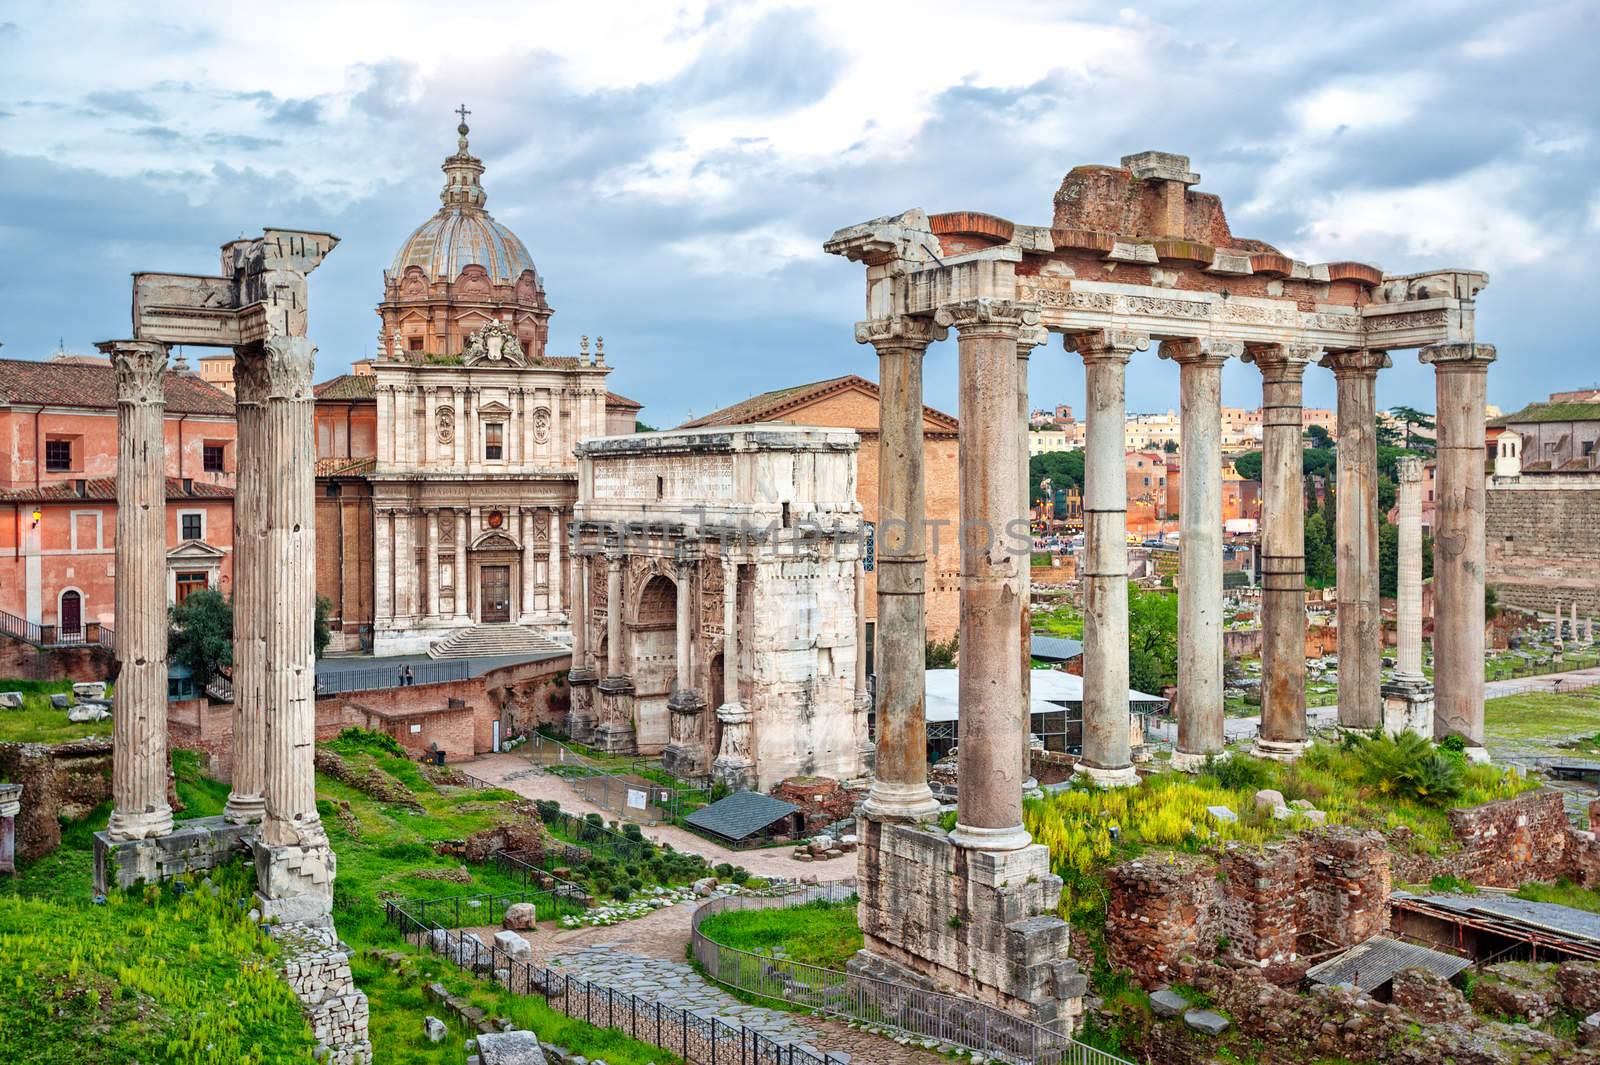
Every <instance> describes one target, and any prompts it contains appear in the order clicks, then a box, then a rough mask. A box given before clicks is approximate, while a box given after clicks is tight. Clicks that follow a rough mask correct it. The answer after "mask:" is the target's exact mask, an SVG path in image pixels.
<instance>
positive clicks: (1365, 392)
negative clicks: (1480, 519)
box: [1322, 350, 1482, 732]
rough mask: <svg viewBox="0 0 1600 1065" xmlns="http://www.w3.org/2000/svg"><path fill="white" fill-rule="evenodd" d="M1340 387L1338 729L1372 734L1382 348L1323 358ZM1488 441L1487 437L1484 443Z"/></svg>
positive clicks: (1378, 627) (1378, 650)
mask: <svg viewBox="0 0 1600 1065" xmlns="http://www.w3.org/2000/svg"><path fill="white" fill-rule="evenodd" d="M1322 365H1324V366H1326V367H1328V368H1329V369H1330V370H1332V371H1333V376H1334V380H1335V381H1336V382H1337V385H1338V397H1339V400H1338V404H1339V409H1338V427H1339V474H1338V491H1337V493H1336V495H1337V499H1338V506H1337V514H1336V530H1337V535H1336V541H1337V548H1336V552H1335V561H1336V564H1337V573H1338V583H1339V726H1340V727H1341V728H1348V729H1359V730H1361V731H1363V732H1370V731H1371V730H1372V729H1375V728H1377V727H1378V726H1379V725H1381V724H1382V722H1383V712H1382V708H1381V704H1380V702H1379V694H1380V693H1379V690H1378V689H1379V685H1380V680H1381V677H1380V668H1381V666H1382V664H1383V618H1382V616H1381V615H1380V614H1379V610H1378V436H1377V433H1378V420H1377V419H1378V400H1377V379H1378V371H1379V370H1380V369H1383V368H1384V367H1386V366H1389V365H1390V362H1389V356H1388V355H1387V354H1386V353H1385V352H1382V351H1369V350H1358V351H1337V352H1330V353H1329V354H1327V355H1326V356H1324V357H1323V359H1322ZM1479 444H1480V445H1481V444H1482V441H1481V440H1480V441H1479Z"/></svg>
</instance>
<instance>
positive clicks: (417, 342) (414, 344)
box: [406, 337, 422, 351]
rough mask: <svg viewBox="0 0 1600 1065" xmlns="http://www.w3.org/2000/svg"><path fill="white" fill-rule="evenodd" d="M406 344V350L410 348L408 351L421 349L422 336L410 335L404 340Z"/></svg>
mask: <svg viewBox="0 0 1600 1065" xmlns="http://www.w3.org/2000/svg"><path fill="white" fill-rule="evenodd" d="M406 344H407V348H408V350H410V351H421V350H422V338H421V337H411V338H410V339H409V340H408V341H407V342H406Z"/></svg>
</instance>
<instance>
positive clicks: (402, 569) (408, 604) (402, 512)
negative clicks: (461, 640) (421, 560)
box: [394, 507, 419, 625]
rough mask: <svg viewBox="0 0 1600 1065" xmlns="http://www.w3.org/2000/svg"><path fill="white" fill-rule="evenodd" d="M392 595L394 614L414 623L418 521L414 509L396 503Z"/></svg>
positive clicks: (416, 606)
mask: <svg viewBox="0 0 1600 1065" xmlns="http://www.w3.org/2000/svg"><path fill="white" fill-rule="evenodd" d="M394 552H395V556H394V597H395V611H394V612H395V615H396V616H397V617H398V618H402V619H404V622H405V624H407V625H413V624H415V623H416V620H417V614H418V613H419V611H418V609H417V608H418V596H417V523H416V511H414V510H412V509H411V508H410V507H397V508H395V512H394Z"/></svg>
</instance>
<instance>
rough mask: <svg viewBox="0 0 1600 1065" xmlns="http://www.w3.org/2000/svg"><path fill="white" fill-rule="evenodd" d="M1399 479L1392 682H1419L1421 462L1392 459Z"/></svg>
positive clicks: (1420, 676)
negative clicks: (1393, 677) (1394, 680)
mask: <svg viewBox="0 0 1600 1065" xmlns="http://www.w3.org/2000/svg"><path fill="white" fill-rule="evenodd" d="M1395 472H1396V473H1397V474H1398V475H1399V480H1398V482H1397V483H1396V485H1395V507H1396V509H1397V511H1398V514H1397V517H1399V519H1400V527H1399V530H1398V532H1399V536H1398V541H1399V543H1398V546H1397V549H1396V550H1397V553H1398V555H1399V557H1398V559H1397V560H1396V561H1397V563H1398V564H1397V566H1396V572H1395V604H1394V614H1395V648H1394V659H1395V661H1394V664H1395V671H1394V676H1395V679H1396V680H1408V681H1420V680H1422V679H1424V677H1423V673H1422V460H1421V459H1420V458H1417V457H1416V456H1415V455H1402V456H1401V457H1400V458H1398V459H1396V460H1395Z"/></svg>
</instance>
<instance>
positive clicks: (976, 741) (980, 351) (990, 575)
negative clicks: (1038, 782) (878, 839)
mask: <svg viewBox="0 0 1600 1065" xmlns="http://www.w3.org/2000/svg"><path fill="white" fill-rule="evenodd" d="M935 320H936V321H937V322H938V324H940V325H944V326H951V325H954V326H955V327H956V328H957V330H958V331H959V333H960V338H959V345H960V395H961V407H960V412H961V446H960V476H961V677H960V695H959V698H960V706H961V734H960V743H959V748H958V749H959V752H960V753H959V758H960V779H961V787H960V789H959V792H958V794H957V812H956V827H955V830H954V831H953V832H952V833H951V834H950V840H951V842H953V843H955V844H956V845H957V846H961V847H966V848H968V849H971V850H978V851H1013V850H1019V849H1021V848H1023V847H1026V846H1028V844H1029V843H1031V842H1032V839H1031V837H1030V836H1029V835H1028V830H1027V829H1026V828H1024V827H1023V825H1022V783H1023V778H1022V764H1021V758H1020V752H1021V751H1022V749H1023V740H1024V735H1025V734H1024V731H1023V728H1022V721H1023V706H1022V676H1021V672H1020V670H1019V669H1018V663H1019V662H1020V661H1021V658H1022V648H1021V636H1022V634H1021V632H1020V630H1019V626H1018V624H1017V618H1018V616H1019V611H1020V610H1021V606H1020V604H1019V603H1018V601H1017V589H1018V580H1017V569H1018V567H1019V566H1022V565H1024V564H1025V562H1026V560H1027V559H1028V556H1029V548H1030V546H1031V542H1030V541H1029V540H1028V537H1027V522H1026V521H1025V520H1024V519H1023V518H1022V517H1021V515H1019V514H1018V508H1019V506H1020V504H1021V501H1022V490H1021V486H1019V485H1018V484H1017V475H1018V473H1019V471H1020V470H1021V462H1020V460H1019V459H1018V457H1017V449H1018V448H1019V447H1020V446H1021V444H1022V441H1021V439H1020V436H1019V434H1018V432H1017V429H1016V410H1017V337H1018V334H1019V333H1020V332H1021V330H1022V328H1023V326H1026V325H1034V324H1036V323H1037V322H1038V311H1037V310H1036V309H1035V308H1034V307H1033V306H1032V305H1031V304H1024V303H1018V302H1015V301H1012V300H1003V299H991V298H979V299H973V300H967V301H964V302H961V303H956V304H949V305H946V306H944V307H941V308H939V312H938V315H937V316H936V319H935Z"/></svg>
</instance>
